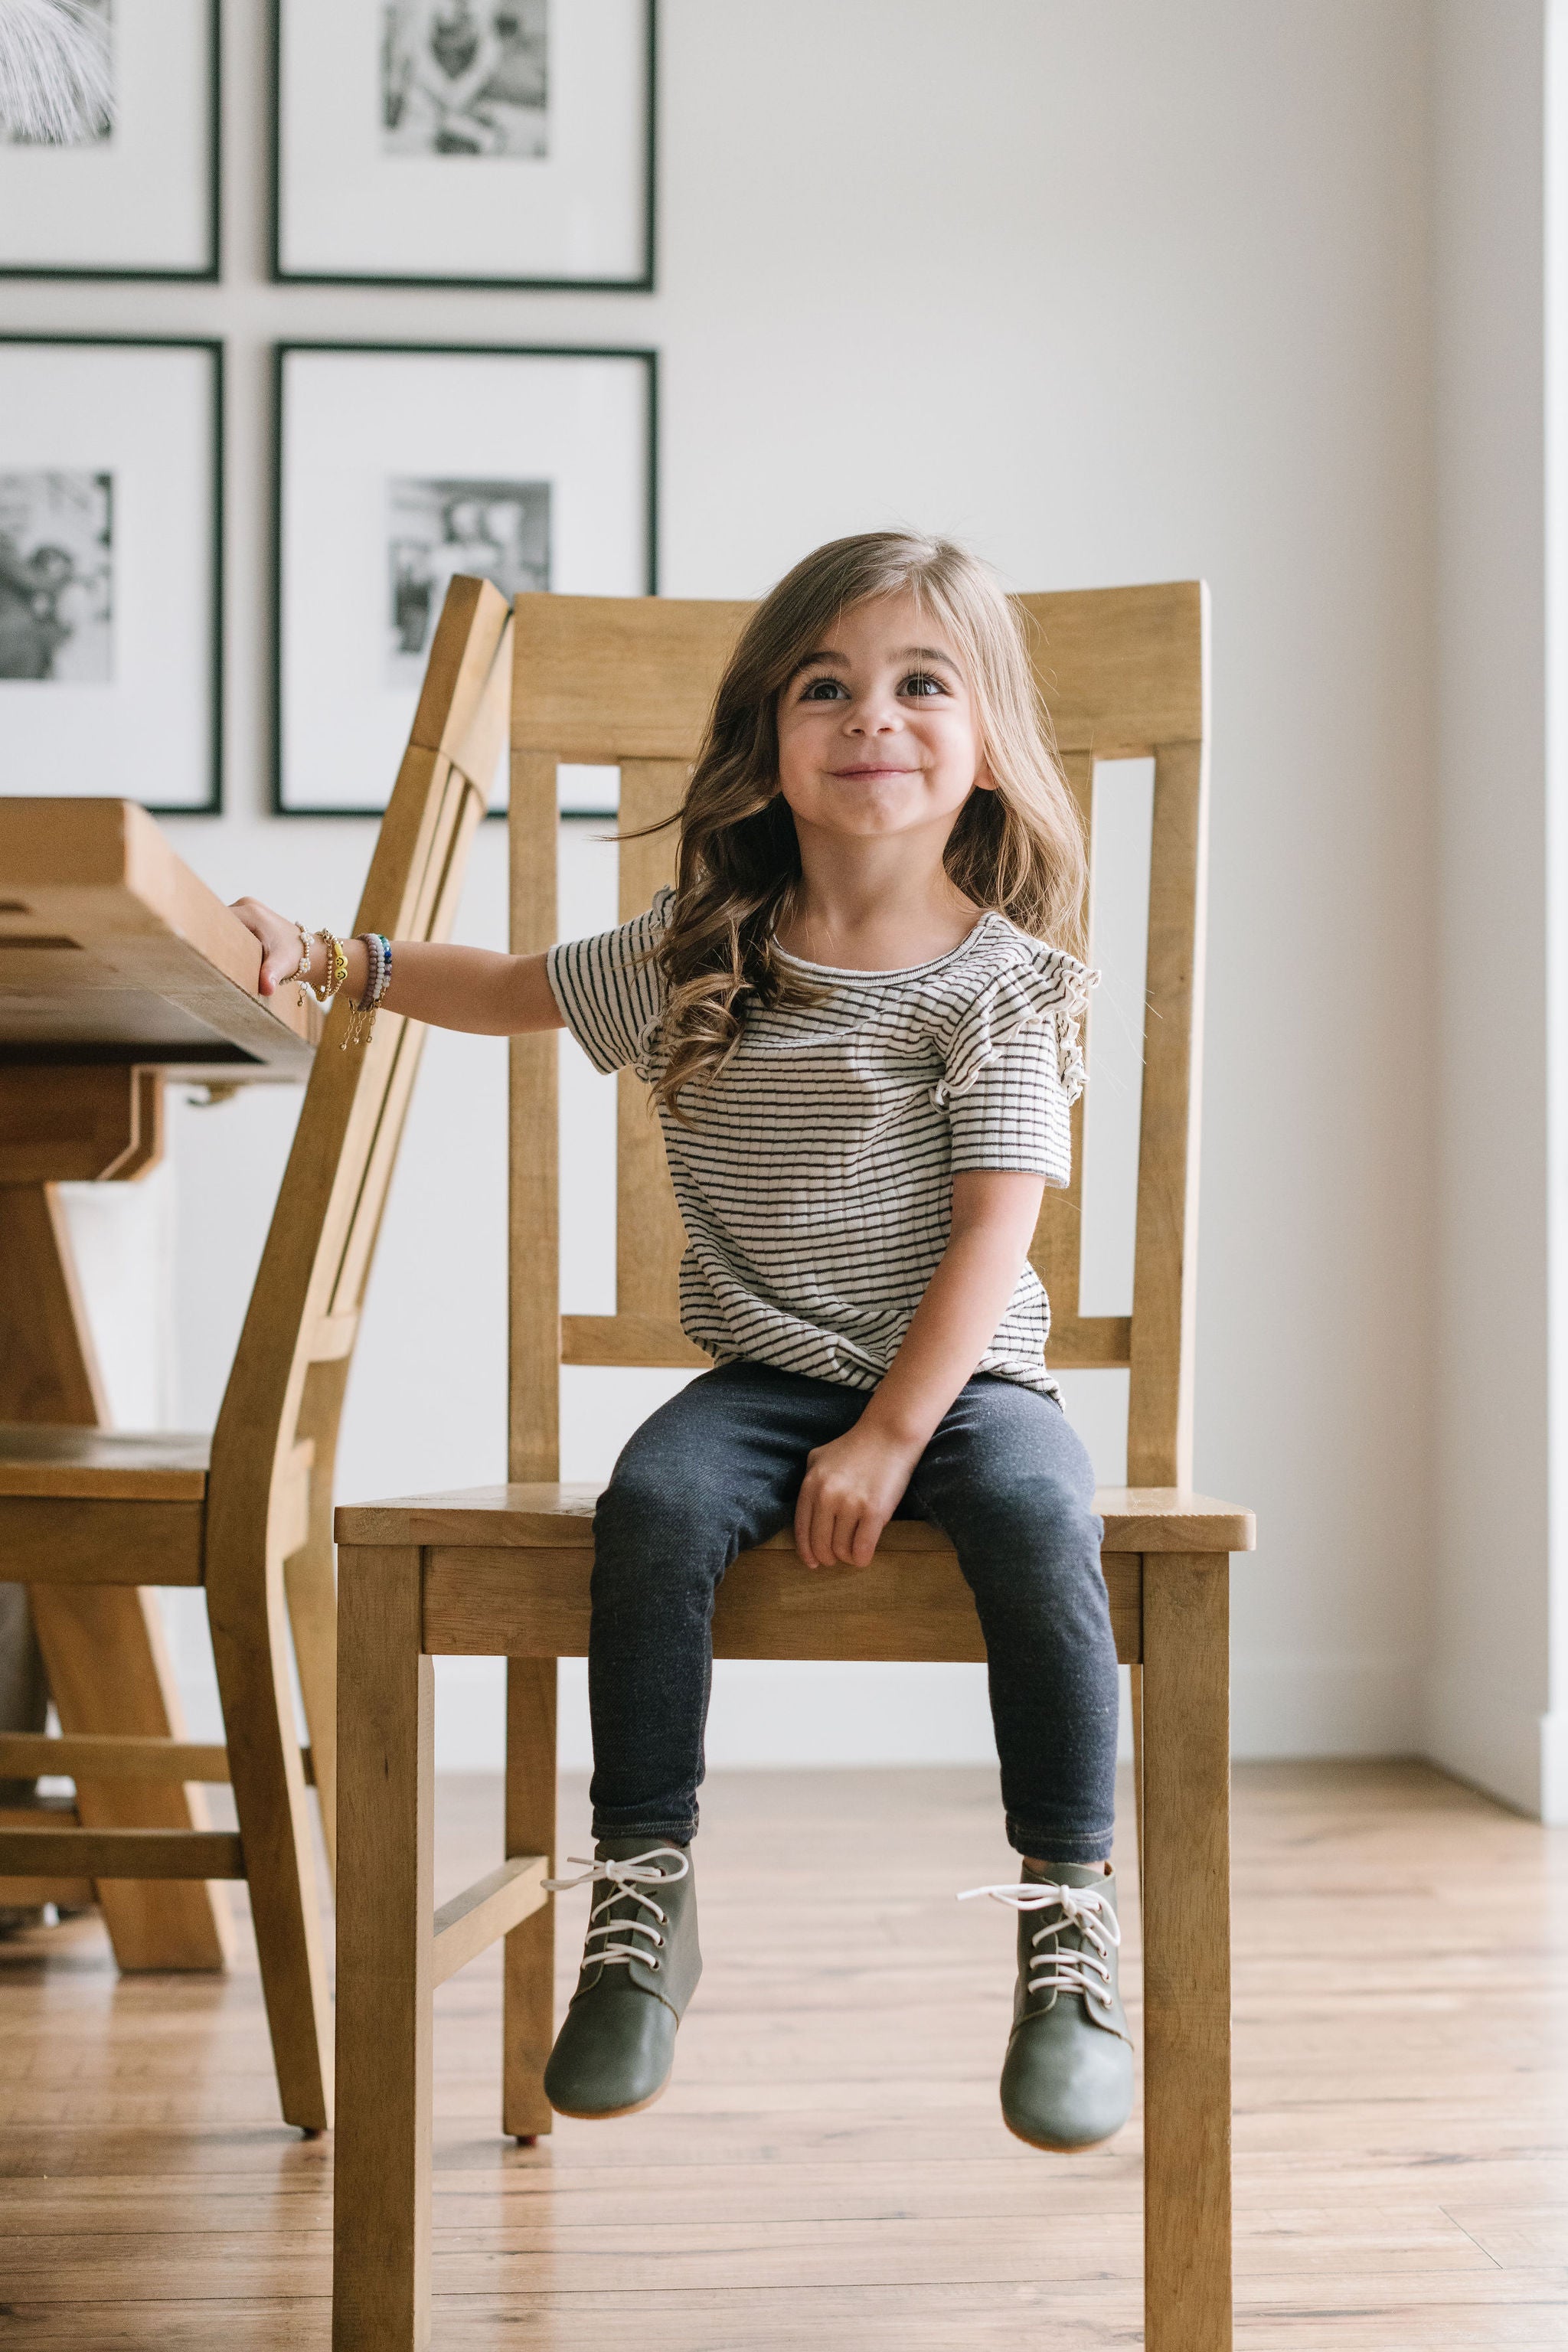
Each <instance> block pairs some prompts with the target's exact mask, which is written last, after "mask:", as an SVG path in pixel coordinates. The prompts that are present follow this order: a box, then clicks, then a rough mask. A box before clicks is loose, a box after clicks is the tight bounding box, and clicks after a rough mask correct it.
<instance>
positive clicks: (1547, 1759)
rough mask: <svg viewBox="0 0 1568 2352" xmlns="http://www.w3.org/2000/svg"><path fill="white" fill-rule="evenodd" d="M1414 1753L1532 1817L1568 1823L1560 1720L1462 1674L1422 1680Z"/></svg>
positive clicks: (1567, 1727)
mask: <svg viewBox="0 0 1568 2352" xmlns="http://www.w3.org/2000/svg"><path fill="white" fill-rule="evenodd" d="M1417 1748H1418V1752H1419V1753H1420V1754H1421V1755H1423V1756H1426V1757H1427V1758H1429V1759H1430V1760H1431V1761H1432V1762H1433V1763H1434V1764H1436V1765H1439V1766H1440V1767H1441V1768H1442V1769H1443V1770H1444V1771H1445V1772H1451V1773H1453V1775H1454V1777H1455V1779H1456V1780H1468V1782H1469V1783H1470V1785H1471V1787H1472V1788H1476V1789H1482V1790H1485V1791H1486V1793H1487V1795H1488V1796H1489V1797H1496V1798H1498V1799H1499V1800H1500V1802H1501V1803H1503V1804H1505V1805H1511V1806H1512V1807H1513V1809H1514V1811H1516V1812H1521V1813H1527V1814H1529V1815H1530V1816H1531V1819H1532V1820H1536V1821H1545V1822H1568V1717H1563V1715H1562V1714H1551V1715H1542V1713H1541V1712H1540V1710H1539V1709H1538V1708H1535V1707H1530V1706H1521V1705H1520V1704H1519V1701H1518V1698H1517V1696H1514V1695H1513V1694H1511V1693H1510V1694H1508V1695H1506V1696H1499V1695H1498V1694H1497V1693H1496V1692H1491V1691H1486V1690H1483V1689H1481V1688H1480V1687H1479V1685H1478V1684H1477V1683H1476V1682H1475V1680H1474V1679H1473V1678H1471V1677H1468V1676H1464V1675H1448V1676H1441V1677H1439V1676H1434V1677H1433V1679H1432V1681H1431V1682H1430V1683H1429V1684H1428V1685H1427V1690H1426V1708H1425V1717H1424V1722H1423V1726H1422V1737H1421V1738H1420V1739H1419V1740H1418V1742H1417Z"/></svg>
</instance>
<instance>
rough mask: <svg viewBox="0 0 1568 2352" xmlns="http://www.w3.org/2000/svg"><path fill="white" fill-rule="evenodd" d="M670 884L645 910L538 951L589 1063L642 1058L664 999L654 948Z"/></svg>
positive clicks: (614, 1065) (615, 1064)
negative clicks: (591, 935) (607, 928)
mask: <svg viewBox="0 0 1568 2352" xmlns="http://www.w3.org/2000/svg"><path fill="white" fill-rule="evenodd" d="M674 895H675V894H674V892H673V891H670V890H661V891H660V892H659V894H658V898H655V900H654V902H653V905H652V906H651V907H650V908H648V911H647V914H646V915H638V916H637V919H636V920H635V921H634V922H630V923H623V924H622V925H621V926H620V928H619V929H618V930H614V931H601V932H600V933H599V934H598V936H597V937H596V938H595V939H591V940H563V942H562V943H561V945H560V946H559V947H553V948H552V949H551V950H550V951H549V953H548V954H547V955H546V957H545V959H544V969H545V972H546V974H547V976H548V978H549V981H550V986H551V990H552V993H553V995H554V998H555V1002H556V1003H557V1004H558V1005H559V1006H560V1008H561V1018H562V1020H563V1022H564V1023H565V1024H566V1026H567V1028H568V1029H569V1030H570V1031H571V1033H572V1034H573V1036H574V1037H575V1039H576V1040H577V1043H578V1044H579V1045H581V1046H582V1048H583V1051H584V1053H585V1054H586V1055H587V1056H588V1059H589V1060H590V1061H591V1062H592V1063H593V1065H594V1067H595V1069H596V1070H619V1069H624V1068H625V1067H626V1065H627V1064H628V1063H630V1064H634V1065H635V1064H639V1063H641V1062H642V1060H643V1059H644V1057H645V1055H646V1054H647V1046H648V1044H649V1040H650V1036H651V1033H652V1031H653V1030H654V1029H655V1027H656V1026H657V1025H658V1016H659V1014H660V1013H661V1012H662V1010H663V1007H664V986H663V980H662V977H661V975H660V972H659V969H658V964H657V963H656V962H655V961H653V951H654V950H655V949H656V948H657V947H658V942H659V940H660V939H661V937H662V936H663V934H664V932H665V930H666V929H667V928H668V922H669V909H670V905H671V902H672V900H673V898H674Z"/></svg>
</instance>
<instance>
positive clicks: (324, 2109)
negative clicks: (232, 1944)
mask: <svg viewBox="0 0 1568 2352" xmlns="http://www.w3.org/2000/svg"><path fill="white" fill-rule="evenodd" d="M207 1544H208V1553H207V1617H208V1622H209V1623H210V1624H211V1627H212V1637H213V1663H214V1664H215V1665H216V1668H217V1686H218V1696H219V1697H220V1698H221V1699H222V1701H223V1717H224V1733H225V1738H226V1740H227V1743H228V1766H229V1778H230V1780H231V1781H232V1783H233V1786H234V1803H235V1811H236V1812H237V1814H238V1816H239V1833H240V1837H241V1839H242V1841H243V1843H244V1846H245V1874H246V1878H247V1882H248V1884H249V1887H250V1911H251V1918H252V1922H253V1924H254V1926H255V1929H256V1952H257V1958H258V1961H259V1963H260V1967H261V1989H262V1992H263V1995H264V1996H265V1999H266V2002H267V2022H268V2028H269V2030H270V2032H271V2035H272V2058H273V2063H274V2065H275V2066H276V2068H277V2070H278V2094H279V2100H280V2102H281V2104H282V2108H283V2116H284V2120H285V2122H287V2123H290V2124H293V2125H295V2126H297V2127H298V2128H299V2129H300V2130H301V2131H330V2130H331V2122H332V2009H331V1994H330V1992H329V1990H328V1986H327V1970H326V1958H325V1955H324V1953H323V1951H322V1948H321V1904H320V1898H319V1896H318V1894H317V1889H316V1861H315V1847H314V1827H313V1824H312V1822H311V1820H310V1804H309V1800H308V1795H307V1791H306V1788H305V1775H304V1770H303V1769H302V1767H301V1765H300V1736H299V1732H298V1730H297V1728H296V1725H295V1717H294V1691H293V1684H292V1680H291V1677H290V1674H289V1663H290V1643H289V1629H288V1612H287V1608H286V1605H285V1601H284V1594H283V1564H282V1562H281V1560H279V1559H269V1560H266V1561H265V1562H264V1561H262V1560H259V1559H250V1560H248V1561H247V1560H245V1559H237V1558H236V1557H235V1556H234V1552H235V1548H234V1547H233V1546H231V1545H229V1544H226V1543H225V1542H224V1541H223V1540H222V1538H221V1536H220V1535H218V1534H216V1533H215V1532H214V1531H213V1530H212V1529H211V1528H209V1532H208V1538H207Z"/></svg>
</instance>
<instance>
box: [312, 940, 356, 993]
mask: <svg viewBox="0 0 1568 2352" xmlns="http://www.w3.org/2000/svg"><path fill="white" fill-rule="evenodd" d="M310 937H311V938H312V939H313V940H321V942H322V944H323V946H324V947H325V949H326V950H327V969H326V971H324V972H323V973H322V975H321V979H320V980H319V981H315V980H312V981H311V982H310V983H309V985H310V992H311V994H312V995H313V996H314V998H315V1000H316V1002H317V1003H318V1004H330V1003H331V1000H332V998H333V997H334V996H335V995H336V994H337V992H338V991H339V989H340V988H342V984H343V982H344V981H345V980H347V978H348V976H349V960H348V957H347V955H346V954H345V953H344V950H343V943H342V940H340V939H338V938H337V937H336V936H335V934H334V933H332V932H331V931H312V932H311V934H310Z"/></svg>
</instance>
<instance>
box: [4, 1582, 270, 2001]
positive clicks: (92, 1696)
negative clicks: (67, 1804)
mask: <svg viewBox="0 0 1568 2352" xmlns="http://www.w3.org/2000/svg"><path fill="white" fill-rule="evenodd" d="M30 1593H31V1600H32V1605H33V1622H34V1623H35V1624H36V1625H37V1631H38V1642H39V1646H40V1647H41V1649H42V1651H43V1654H44V1664H45V1667H46V1670H47V1674H48V1677H49V1685H50V1688H51V1691H52V1693H53V1696H54V1701H55V1705H56V1706H57V1708H58V1711H59V1718H60V1729H61V1730H62V1731H68V1732H69V1731H120V1732H127V1733H130V1734H132V1736H134V1737H138V1738H154V1739H170V1738H172V1739H178V1738H182V1737H183V1736H184V1723H183V1720H182V1716H181V1709H180V1698H179V1691H178V1688H177V1686H176V1684H175V1681H174V1666H173V1664H172V1662H171V1660H170V1658H169V1655H168V1649H167V1644H166V1643H165V1641H164V1637H163V1621H162V1618H161V1616H160V1614H159V1610H158V1600H157V1595H156V1593H155V1592H153V1591H147V1590H146V1589H144V1588H141V1589H139V1588H138V1587H137V1586H135V1585H129V1584H35V1585H33V1586H32V1587H31V1588H30ZM76 1804H77V1818H78V1820H79V1822H81V1823H82V1826H83V1827H84V1828H85V1829H93V1830H114V1829H170V1830H181V1829H193V1830H205V1829H207V1828H209V1827H210V1826H211V1815H210V1813H209V1811H208V1810H207V1801H206V1794H205V1790H203V1789H201V1788H199V1787H195V1788H188V1787H184V1786H183V1785H182V1784H181V1783H180V1782H179V1781H177V1780H174V1781H168V1780H166V1781H163V1782H161V1783H160V1782H158V1781H149V1780H140V1781H138V1780H119V1781H115V1780H83V1781H79V1782H78V1784H77V1792H76ZM97 1895H98V1900H99V1905H100V1909H101V1910H102V1913H103V1924H104V1926H105V1927H107V1928H108V1930H109V1937H110V1943H111V1944H112V1945H113V1947H114V1958H115V1961H116V1963H117V1965H118V1966H119V1967H120V1968H121V1969H122V1970H124V1971H126V1972H127V1973H130V1972H132V1971H133V1970H136V1969H224V1968H226V1967H227V1965H228V1958H229V1953H230V1950H231V1948H232V1946H233V1942H234V1931H233V1927H232V1924H231V1915H230V1911H229V1904H228V1895H227V1891H226V1888H225V1887H224V1885H222V1883H221V1881H218V1882H215V1883H213V1884H212V1885H207V1884H205V1882H204V1881H203V1880H201V1879H199V1878H196V1879H184V1880H176V1879H156V1878H142V1879H135V1878H121V1879H103V1880H100V1883H99V1885H98V1888H97Z"/></svg>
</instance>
